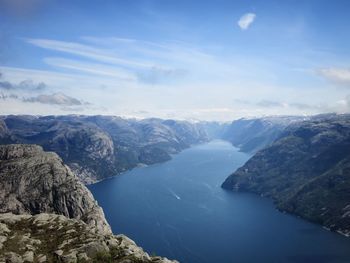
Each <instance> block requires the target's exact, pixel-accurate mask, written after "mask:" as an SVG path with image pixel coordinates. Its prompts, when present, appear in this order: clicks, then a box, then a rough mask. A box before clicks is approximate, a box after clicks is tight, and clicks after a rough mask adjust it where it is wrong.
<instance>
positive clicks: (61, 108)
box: [0, 0, 350, 121]
mask: <svg viewBox="0 0 350 263" xmlns="http://www.w3.org/2000/svg"><path fill="white" fill-rule="evenodd" d="M349 13H350V1H347V0H344V1H342V0H333V1H331V0H328V1H325V0H308V1H302V0H299V1H297V0H293V1H292V0H285V1H280V0H275V1H272V0H270V1H269V0H266V1H261V0H255V1H254V0H252V1H250V0H215V1H206V0H201V1H197V0H191V1H189V0H129V1H126V0H124V1H121V0H104V1H93V0H89V1H86V0H71V1H68V0H60V1H59V0H0V114H36V115H48V114H54V115H59V114H107V115H119V116H123V117H135V118H147V117H160V118H172V119H187V120H216V121H231V120H233V119H237V118H240V117H250V116H266V115H310V114H319V113H326V112H338V113H345V112H349V110H350V49H349V46H350V34H349V33H348V32H349V28H350V16H349Z"/></svg>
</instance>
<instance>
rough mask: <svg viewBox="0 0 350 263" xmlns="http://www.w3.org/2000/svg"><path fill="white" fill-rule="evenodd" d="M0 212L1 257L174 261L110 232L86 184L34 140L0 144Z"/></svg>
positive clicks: (15, 259)
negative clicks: (147, 251)
mask: <svg viewBox="0 0 350 263" xmlns="http://www.w3.org/2000/svg"><path fill="white" fill-rule="evenodd" d="M0 213H2V214H0V262H13V263H14V262H158V263H167V262H173V261H169V260H167V259H164V258H161V257H150V256H149V255H148V254H147V253H145V252H144V251H143V250H142V249H141V248H140V247H138V246H137V245H136V244H135V243H134V242H133V241H132V240H130V239H128V238H127V237H125V236H123V235H117V236H115V235H113V234H112V231H111V229H110V227H109V225H108V223H107V221H106V219H105V217H104V214H103V211H102V209H101V208H100V207H99V206H98V205H97V202H96V201H95V199H94V198H93V196H92V194H91V193H90V191H89V190H88V189H87V188H86V186H84V185H83V184H82V183H81V182H80V180H79V179H78V178H77V177H76V176H75V175H74V174H73V173H72V172H71V171H70V169H69V168H68V167H67V166H65V165H64V164H63V162H62V160H61V159H60V158H59V157H58V155H57V154H55V153H53V152H44V151H43V149H42V147H40V146H37V145H21V144H11V145H2V146H0ZM120 213H122V211H120Z"/></svg>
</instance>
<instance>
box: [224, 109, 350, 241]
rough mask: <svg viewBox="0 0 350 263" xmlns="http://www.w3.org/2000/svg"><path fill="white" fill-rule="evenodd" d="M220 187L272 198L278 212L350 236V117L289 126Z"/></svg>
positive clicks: (315, 118) (333, 117)
mask: <svg viewBox="0 0 350 263" xmlns="http://www.w3.org/2000/svg"><path fill="white" fill-rule="evenodd" d="M222 187H223V188H226V189H230V190H237V191H250V192H254V193H258V194H261V195H263V196H268V197H272V198H273V199H274V200H275V202H276V205H277V207H278V208H279V209H281V210H284V211H287V212H290V213H293V214H296V215H298V216H301V217H303V218H305V219H308V220H311V221H313V222H316V223H319V224H322V225H324V226H326V227H327V228H330V229H331V230H334V231H338V232H340V233H343V234H345V235H350V191H349V189H350V115H324V116H316V117H313V118H311V119H310V120H308V121H303V122H297V123H294V124H291V125H290V126H288V127H287V128H286V129H285V130H284V131H283V132H282V133H281V135H280V137H279V138H278V139H277V140H276V141H275V142H274V143H272V144H271V145H270V146H268V147H266V148H265V149H263V150H260V151H259V152H257V153H256V154H255V155H254V156H253V157H252V158H251V159H250V160H248V161H247V163H246V164H245V165H244V166H243V167H241V168H239V169H238V170H237V171H235V172H234V173H233V174H232V175H230V176H229V177H228V178H227V179H226V181H225V182H224V183H223V184H222Z"/></svg>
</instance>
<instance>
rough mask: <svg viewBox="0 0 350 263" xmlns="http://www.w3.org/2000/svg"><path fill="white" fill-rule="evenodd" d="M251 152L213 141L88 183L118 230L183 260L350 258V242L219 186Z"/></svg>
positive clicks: (262, 201) (149, 248) (257, 199)
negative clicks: (169, 159) (99, 180)
mask: <svg viewBox="0 0 350 263" xmlns="http://www.w3.org/2000/svg"><path fill="white" fill-rule="evenodd" d="M249 157H250V156H249V155H247V154H244V153H241V152H239V151H238V149H237V148H234V147H232V146H231V144H229V143H227V142H224V141H220V140H215V141H212V142H210V143H207V144H203V145H199V146H194V147H192V148H190V149H188V150H185V151H183V152H181V153H180V154H178V155H175V156H173V159H172V160H171V161H168V162H166V163H162V164H156V165H152V166H149V167H142V168H136V169H133V170H132V171H129V172H126V173H125V174H123V175H120V176H117V177H114V178H112V179H109V180H105V181H102V182H100V183H97V184H95V185H91V186H90V187H89V188H90V190H91V191H92V192H93V194H94V196H95V198H96V199H97V200H98V202H99V204H100V205H101V206H102V207H103V209H104V212H105V215H106V218H107V220H108V222H109V223H110V224H111V226H112V229H113V232H114V233H116V234H119V233H123V234H126V235H127V236H129V237H130V238H132V239H133V240H134V241H135V242H137V244H138V245H140V246H142V247H143V248H144V249H145V250H146V251H147V252H149V253H155V254H157V255H161V256H166V257H168V258H172V259H177V260H179V261H180V262H189V263H197V262H201V263H205V262H208V263H209V262H221V263H225V262H269V263H271V262H276V263H277V262H278V263H283V262H291V263H293V262H298V263H299V262H308V263H310V262H311V263H313V262H315V263H316V262H317V263H326V262H336V263H338V262H339V263H340V262H344V263H345V262H350V249H349V248H350V239H349V238H345V237H343V236H341V235H338V234H335V233H332V232H329V231H327V230H325V229H323V228H322V227H321V226H319V225H315V224H312V223H309V222H307V221H305V220H302V219H299V218H297V217H294V216H291V215H288V214H284V213H281V212H279V211H277V210H276V209H275V208H274V205H273V203H272V201H271V200H269V199H266V198H261V197H260V196H257V195H254V194H247V193H233V192H229V191H225V190H223V189H222V188H221V187H220V185H221V183H222V182H223V181H224V179H225V178H226V177H227V176H228V175H229V174H230V173H232V172H233V171H234V170H235V169H237V168H238V167H240V166H241V165H243V164H244V162H246V161H247V160H248V158H249Z"/></svg>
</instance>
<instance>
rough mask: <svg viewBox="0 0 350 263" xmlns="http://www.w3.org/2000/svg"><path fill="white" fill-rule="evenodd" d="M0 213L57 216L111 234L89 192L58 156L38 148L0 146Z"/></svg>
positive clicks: (17, 145)
mask: <svg viewBox="0 0 350 263" xmlns="http://www.w3.org/2000/svg"><path fill="white" fill-rule="evenodd" d="M0 212H1V213H7V212H12V213H15V214H25V213H27V214H38V213H43V212H48V213H56V214H61V215H64V216H66V217H69V218H76V219H81V220H82V221H84V222H85V223H87V224H88V225H90V226H91V227H93V229H95V230H96V231H98V232H105V233H111V229H110V227H109V225H108V223H107V221H106V220H105V217H104V214H103V211H102V209H101V208H100V207H99V206H98V205H97V202H96V201H95V200H94V198H93V196H92V194H91V193H90V191H89V190H88V189H87V188H86V187H85V186H84V185H83V184H82V183H81V182H80V181H79V179H78V178H77V177H76V176H75V175H74V174H73V173H72V172H71V170H70V169H69V168H68V167H67V166H65V165H64V164H63V162H62V160H61V159H60V158H59V157H58V155H57V154H55V153H52V152H44V151H43V149H42V148H41V147H40V146H37V145H20V144H16V145H2V146H0ZM41 217H44V215H41V216H39V217H38V218H37V220H44V221H45V220H47V219H46V218H41Z"/></svg>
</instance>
